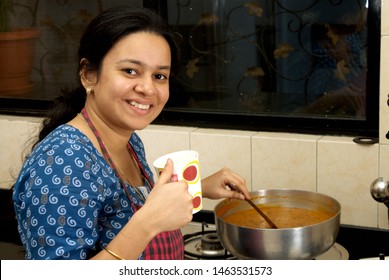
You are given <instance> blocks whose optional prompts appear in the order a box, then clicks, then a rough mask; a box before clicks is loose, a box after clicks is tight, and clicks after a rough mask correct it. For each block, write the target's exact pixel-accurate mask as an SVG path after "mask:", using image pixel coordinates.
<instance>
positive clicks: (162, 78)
mask: <svg viewBox="0 0 389 280" xmlns="http://www.w3.org/2000/svg"><path fill="white" fill-rule="evenodd" d="M155 78H156V79H157V80H167V79H168V76H166V75H163V74H157V75H155Z"/></svg>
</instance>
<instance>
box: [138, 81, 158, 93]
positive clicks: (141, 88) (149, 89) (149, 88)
mask: <svg viewBox="0 0 389 280" xmlns="http://www.w3.org/2000/svg"><path fill="white" fill-rule="evenodd" d="M135 90H136V91H137V92H139V93H142V94H144V95H154V94H155V93H156V87H155V85H154V81H153V78H152V77H144V78H142V79H140V80H139V82H138V84H137V85H136V87H135Z"/></svg>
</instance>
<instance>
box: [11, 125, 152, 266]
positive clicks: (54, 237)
mask: <svg viewBox="0 0 389 280" xmlns="http://www.w3.org/2000/svg"><path fill="white" fill-rule="evenodd" d="M130 144H131V146H132V147H133V150H134V151H135V153H136V154H137V156H138V158H139V160H140V162H141V164H142V165H143V167H144V169H145V171H146V173H147V175H148V176H149V177H150V178H152V173H151V171H150V168H149V166H148V165H147V163H146V159H145V153H144V147H143V144H142V142H141V140H140V138H139V137H138V136H137V135H136V134H135V133H134V134H133V135H132V137H131V139H130ZM145 187H146V189H147V191H150V189H151V186H149V185H148V184H147V181H146V182H145ZM127 189H128V191H129V192H130V194H131V196H132V198H133V201H134V202H136V204H137V205H138V206H141V205H142V200H141V199H140V197H139V196H138V194H137V193H136V192H135V191H134V190H133V189H132V188H131V187H128V188H127ZM13 198H14V203H15V211H16V216H17V220H18V230H19V233H20V236H21V240H22V242H23V244H24V247H25V249H26V259H87V258H89V257H91V256H93V254H95V253H96V252H98V251H99V250H101V248H102V247H104V246H105V245H106V244H108V243H109V242H110V241H111V240H112V239H113V238H114V237H115V235H116V234H117V233H118V232H119V231H120V230H121V228H122V227H123V226H124V225H125V224H126V223H127V221H128V220H129V219H130V218H131V216H132V215H133V214H134V212H133V208H132V207H131V205H130V200H129V199H128V197H127V195H126V193H125V191H124V189H123V187H122V186H121V184H120V181H119V179H118V178H117V176H116V175H115V173H114V171H113V170H112V169H111V167H110V166H109V165H108V163H107V162H106V160H105V159H104V158H103V156H102V155H101V154H100V153H99V152H98V151H97V149H96V148H95V147H94V146H93V145H92V143H91V142H90V141H89V139H88V138H87V137H86V136H85V135H84V134H83V133H82V132H81V131H79V130H78V129H76V128H74V127H72V126H69V125H62V126H60V127H58V128H57V129H55V130H54V131H53V132H52V133H51V134H50V135H49V136H48V137H46V138H45V139H44V140H43V141H42V142H40V143H39V144H38V145H37V146H36V147H35V149H34V150H33V151H32V153H31V155H30V156H29V157H28V158H27V160H26V161H25V163H24V165H23V167H22V170H21V172H20V175H19V177H18V179H17V181H16V183H15V186H14V195H13Z"/></svg>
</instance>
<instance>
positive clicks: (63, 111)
mask: <svg viewBox="0 0 389 280" xmlns="http://www.w3.org/2000/svg"><path fill="white" fill-rule="evenodd" d="M141 31H146V32H151V33H155V34H157V35H160V36H162V37H163V38H164V39H165V40H166V41H167V42H168V44H169V46H170V52H171V67H172V70H171V72H172V74H174V72H175V70H176V69H177V67H178V61H179V55H180V52H179V47H178V44H177V41H176V38H175V37H174V33H171V32H170V31H169V29H168V26H167V24H166V22H165V21H164V20H163V19H162V17H160V16H159V15H158V14H157V13H156V12H154V11H151V10H149V9H146V8H131V7H123V6H118V7H114V8H110V9H108V10H106V11H104V12H102V13H101V14H99V15H97V16H96V17H95V18H94V19H93V20H92V21H91V22H90V23H89V25H88V26H87V28H86V30H85V32H84V34H83V35H82V37H81V40H80V46H79V49H78V62H79V68H78V72H77V74H79V73H80V70H81V68H82V67H87V69H88V70H92V71H97V72H98V71H99V69H100V67H101V63H102V61H103V59H104V57H105V55H106V54H107V53H108V52H109V50H110V49H111V48H112V47H113V45H114V44H115V43H116V42H117V41H118V40H119V39H121V38H122V37H124V36H126V35H128V34H131V33H136V32H141ZM82 59H86V61H87V63H86V65H85V66H82V65H81V64H80V62H81V60H82ZM78 82H79V85H78V87H76V88H75V89H72V90H69V89H67V90H65V89H63V90H62V91H61V94H60V96H58V97H57V98H55V100H54V104H53V108H52V109H51V110H50V111H49V113H48V115H47V116H46V118H45V119H44V121H43V123H42V129H41V131H40V133H39V137H38V140H37V142H36V143H35V144H37V143H38V142H40V141H41V140H43V138H45V137H46V136H47V135H48V134H49V133H50V132H51V131H53V130H54V129H55V128H56V127H58V126H59V125H61V124H64V123H66V122H68V121H70V120H71V119H73V118H74V117H75V116H76V115H77V113H79V112H80V111H81V109H82V108H83V107H84V105H85V99H86V92H85V89H84V88H83V86H82V85H81V82H80V80H78Z"/></svg>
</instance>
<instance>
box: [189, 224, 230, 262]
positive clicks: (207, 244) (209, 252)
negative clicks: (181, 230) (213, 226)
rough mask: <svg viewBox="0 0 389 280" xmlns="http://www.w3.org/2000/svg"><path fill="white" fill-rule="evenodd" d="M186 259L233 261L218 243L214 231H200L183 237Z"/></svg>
mask: <svg viewBox="0 0 389 280" xmlns="http://www.w3.org/2000/svg"><path fill="white" fill-rule="evenodd" d="M184 244H185V258H186V259H200V260H201V259H206V260H209V259H213V260H225V259H235V257H234V256H233V255H231V254H230V253H229V252H227V250H225V249H224V248H223V246H222V244H221V243H220V240H219V237H218V235H217V233H216V231H204V230H203V231H201V232H195V233H192V234H185V235H184Z"/></svg>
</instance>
